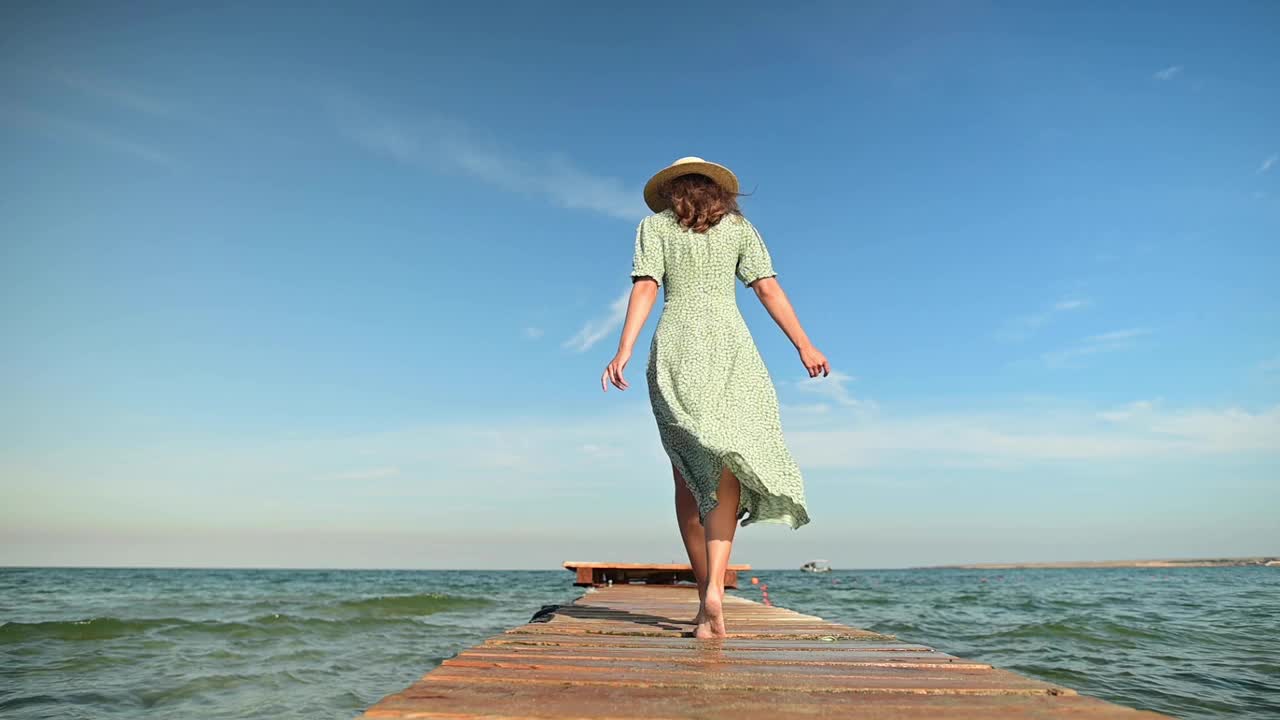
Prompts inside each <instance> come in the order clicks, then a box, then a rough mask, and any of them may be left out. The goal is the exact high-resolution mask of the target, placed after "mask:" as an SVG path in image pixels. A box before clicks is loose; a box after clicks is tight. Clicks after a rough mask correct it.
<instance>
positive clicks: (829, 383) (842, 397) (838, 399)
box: [796, 370, 863, 406]
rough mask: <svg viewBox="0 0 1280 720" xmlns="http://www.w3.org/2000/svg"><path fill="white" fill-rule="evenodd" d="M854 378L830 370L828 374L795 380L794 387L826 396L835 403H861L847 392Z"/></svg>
mask: <svg viewBox="0 0 1280 720" xmlns="http://www.w3.org/2000/svg"><path fill="white" fill-rule="evenodd" d="M854 380H857V378H855V377H853V376H852V375H846V374H845V373H842V372H840V371H839V370H832V371H831V374H830V375H826V376H823V375H819V376H818V377H815V378H806V379H803V380H797V381H796V388H797V389H799V390H802V391H804V392H807V393H813V394H816V395H820V396H822V397H823V398H826V400H827V401H829V402H833V403H836V404H837V405H845V406H854V405H862V404H863V402H862V401H860V400H858V399H857V398H855V397H854V396H853V394H852V393H850V392H849V387H848V385H849V383H851V382H853V381H854Z"/></svg>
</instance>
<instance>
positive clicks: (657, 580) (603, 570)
mask: <svg viewBox="0 0 1280 720" xmlns="http://www.w3.org/2000/svg"><path fill="white" fill-rule="evenodd" d="M564 567H565V569H566V570H572V571H574V572H575V573H577V579H576V580H575V581H574V583H573V584H574V585H583V586H586V585H609V584H623V585H625V584H627V583H633V582H641V583H645V584H648V585H674V584H676V583H681V582H688V583H694V582H697V581H696V580H694V577H693V566H692V565H690V564H689V563H602V562H578V561H575V560H569V561H568V562H566V563H565V564H564ZM750 569H751V566H750V565H730V566H728V567H726V568H725V569H724V586H725V587H727V588H736V587H738V571H740V570H741V571H743V572H745V571H747V570H750Z"/></svg>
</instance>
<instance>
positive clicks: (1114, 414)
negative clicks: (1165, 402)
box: [1098, 400, 1156, 423]
mask: <svg viewBox="0 0 1280 720" xmlns="http://www.w3.org/2000/svg"><path fill="white" fill-rule="evenodd" d="M1155 408H1156V404H1155V402H1154V401H1151V400H1137V401H1135V402H1131V403H1129V404H1128V405H1122V406H1120V407H1118V408H1112V409H1110V410H1101V411H1099V412H1098V419H1100V420H1106V421H1107V422H1113V423H1119V422H1128V421H1130V420H1133V419H1134V418H1137V417H1142V416H1146V415H1149V414H1150V413H1151V412H1153V411H1154V410H1155Z"/></svg>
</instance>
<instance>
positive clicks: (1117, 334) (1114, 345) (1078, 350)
mask: <svg viewBox="0 0 1280 720" xmlns="http://www.w3.org/2000/svg"><path fill="white" fill-rule="evenodd" d="M1150 334H1151V331H1150V330H1147V329H1146V328H1129V329H1126V330H1113V331H1112V332H1106V333H1102V334H1099V335H1090V336H1089V337H1086V338H1084V339H1082V340H1080V341H1079V342H1077V343H1076V344H1074V345H1072V346H1070V347H1067V348H1063V349H1061V350H1055V351H1053V352H1047V353H1044V354H1043V355H1042V356H1041V357H1042V358H1043V360H1044V362H1045V364H1047V365H1049V366H1050V367H1063V366H1067V365H1070V364H1071V363H1072V362H1073V361H1076V360H1079V359H1081V358H1084V357H1088V356H1090V355H1098V354H1101V353H1108V352H1115V351H1117V350H1127V349H1128V348H1131V347H1133V345H1134V341H1135V340H1137V339H1138V338H1140V337H1143V336H1144V335H1150Z"/></svg>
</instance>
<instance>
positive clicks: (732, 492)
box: [694, 467, 742, 638]
mask: <svg viewBox="0 0 1280 720" xmlns="http://www.w3.org/2000/svg"><path fill="white" fill-rule="evenodd" d="M741 493H742V486H741V485H739V484H738V478H737V477H735V476H734V474H733V473H731V472H729V468H728V467H722V468H721V469H720V488H719V489H718V490H717V491H716V497H717V498H718V501H719V502H718V503H717V504H716V507H715V509H714V510H712V511H711V512H710V513H707V523H706V527H705V528H704V529H703V532H704V533H705V534H706V537H707V594H706V597H704V598H703V600H702V622H700V623H698V627H697V629H695V630H694V636H695V637H699V638H722V637H724V636H725V629H724V612H723V609H724V571H725V568H726V567H727V566H728V565H729V554H730V553H732V552H733V534H734V531H736V530H737V529H738V500H739V497H740V496H741Z"/></svg>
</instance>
